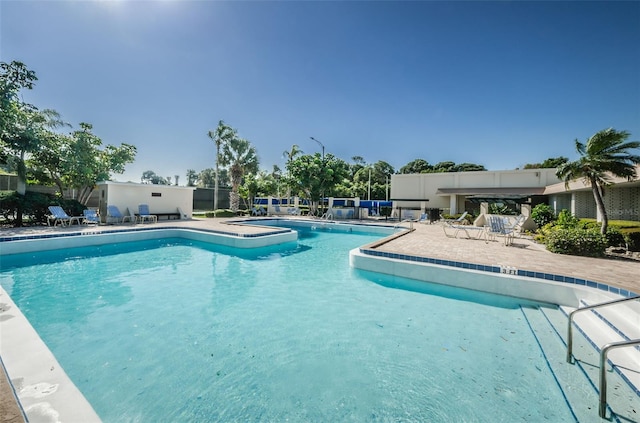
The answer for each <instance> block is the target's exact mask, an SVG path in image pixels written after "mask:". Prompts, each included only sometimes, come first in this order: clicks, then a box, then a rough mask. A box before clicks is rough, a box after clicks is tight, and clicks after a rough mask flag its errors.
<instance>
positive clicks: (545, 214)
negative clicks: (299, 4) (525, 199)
mask: <svg viewBox="0 0 640 423" xmlns="http://www.w3.org/2000/svg"><path fill="white" fill-rule="evenodd" d="M531 219H532V220H533V221H534V222H535V223H536V225H538V227H541V226H544V225H546V224H547V223H549V222H553V220H554V219H555V215H554V213H553V209H552V208H551V206H549V205H548V204H538V205H537V206H535V207H534V208H533V209H532V210H531Z"/></svg>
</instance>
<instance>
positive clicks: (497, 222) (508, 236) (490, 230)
mask: <svg viewBox="0 0 640 423" xmlns="http://www.w3.org/2000/svg"><path fill="white" fill-rule="evenodd" d="M487 220H488V221H489V225H488V226H487V237H488V238H489V239H492V240H494V239H495V238H496V237H497V236H501V237H503V238H504V245H511V244H512V242H513V235H514V231H513V229H510V228H506V227H505V226H504V219H503V218H501V217H498V216H492V215H488V216H487Z"/></svg>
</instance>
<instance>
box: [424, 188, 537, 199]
mask: <svg viewBox="0 0 640 423" xmlns="http://www.w3.org/2000/svg"><path fill="white" fill-rule="evenodd" d="M436 194H437V195H441V196H444V195H464V196H466V197H483V198H488V197H490V198H524V197H530V196H532V195H543V194H544V187H512V188H438V191H436Z"/></svg>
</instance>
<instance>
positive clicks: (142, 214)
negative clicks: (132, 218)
mask: <svg viewBox="0 0 640 423" xmlns="http://www.w3.org/2000/svg"><path fill="white" fill-rule="evenodd" d="M138 219H139V220H140V223H144V222H145V221H150V222H151V221H153V223H158V216H156V215H155V214H151V213H150V212H149V205H148V204H138Z"/></svg>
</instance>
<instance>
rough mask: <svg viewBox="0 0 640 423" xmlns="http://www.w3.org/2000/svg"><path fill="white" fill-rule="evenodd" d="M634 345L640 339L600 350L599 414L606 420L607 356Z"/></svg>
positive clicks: (621, 342)
mask: <svg viewBox="0 0 640 423" xmlns="http://www.w3.org/2000/svg"><path fill="white" fill-rule="evenodd" d="M637 298H640V297H636V299H637ZM633 345H640V339H635V340H631V341H620V342H611V343H610V344H607V345H605V346H604V347H602V350H600V407H599V408H598V414H599V415H600V417H602V418H604V417H605V415H606V412H607V354H608V353H609V350H612V349H614V348H621V347H630V346H633Z"/></svg>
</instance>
